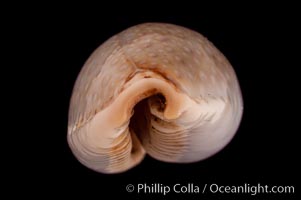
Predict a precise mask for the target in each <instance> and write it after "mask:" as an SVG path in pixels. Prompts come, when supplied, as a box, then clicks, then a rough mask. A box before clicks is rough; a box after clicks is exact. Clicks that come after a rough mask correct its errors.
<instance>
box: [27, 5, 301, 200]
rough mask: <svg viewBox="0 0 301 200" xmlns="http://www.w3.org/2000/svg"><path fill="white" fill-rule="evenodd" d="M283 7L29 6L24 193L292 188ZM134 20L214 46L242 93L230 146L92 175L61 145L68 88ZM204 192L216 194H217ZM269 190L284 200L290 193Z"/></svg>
mask: <svg viewBox="0 0 301 200" xmlns="http://www.w3.org/2000/svg"><path fill="white" fill-rule="evenodd" d="M283 9H284V11H283V10H281V9H280V10H273V9H272V8H271V9H254V8H252V9H250V10H249V9H248V8H245V9H233V11H231V12H230V11H227V10H224V11H223V12H220V11H216V10H215V9H212V10H210V11H209V12H208V13H203V12H202V13H194V14H190V15H184V14H169V15H168V14H165V15H158V14H156V13H153V14H151V15H146V14H145V15H142V14H141V15H136V16H134V15H132V16H129V15H116V14H115V13H113V14H111V15H99V14H98V13H97V12H96V13H95V12H94V13H92V14H91V13H90V12H84V11H87V10H85V9H83V10H77V11H72V12H66V10H64V9H63V10H55V11H53V12H52V11H51V12H47V13H46V14H45V13H43V11H39V12H38V13H37V14H36V15H32V16H30V17H29V18H28V20H27V21H28V22H29V23H28V24H31V23H30V21H31V20H33V19H34V21H35V23H34V24H31V25H30V26H33V27H34V30H35V31H33V32H31V33H32V34H30V38H33V39H34V40H35V41H37V44H34V45H33V44H32V45H31V48H33V49H34V50H35V52H36V55H38V56H36V58H37V59H35V61H34V62H35V63H36V64H38V66H39V67H37V68H33V67H31V68H29V69H30V70H32V71H33V72H32V73H33V76H34V81H32V82H33V83H32V84H33V86H34V88H37V89H36V90H35V91H36V94H37V96H38V98H35V101H34V102H33V103H34V105H35V107H36V108H37V109H38V110H40V111H42V113H43V114H40V115H35V118H36V123H37V125H36V127H35V128H37V127H38V130H37V133H35V132H33V133H32V134H31V136H33V137H31V142H32V143H33V145H29V149H30V150H31V153H30V157H32V158H33V160H34V162H31V164H28V166H29V168H30V174H29V175H30V176H29V177H30V179H31V178H33V177H35V178H37V179H34V180H36V181H35V183H36V184H35V186H34V189H33V191H35V190H39V191H44V193H43V194H46V195H51V194H54V195H57V196H59V195H61V194H68V195H70V196H74V197H77V195H85V196H90V195H92V196H95V197H97V199H107V198H105V197H104V196H105V195H106V194H110V195H111V196H110V197H113V198H114V197H115V196H117V195H122V196H123V197H124V198H132V199H134V198H137V199H143V198H144V197H145V196H146V195H143V194H136V192H133V193H127V192H126V190H125V186H126V185H127V184H134V185H136V184H138V183H147V184H152V183H161V184H166V185H174V184H176V183H180V184H183V185H185V184H187V183H194V184H195V185H203V184H205V183H207V184H211V183H217V184H220V185H242V184H245V183H249V184H251V185H252V184H254V185H257V184H258V183H260V184H263V185H264V184H268V185H270V186H272V185H294V186H296V184H297V176H299V171H298V170H299V169H300V167H299V164H298V163H297V162H299V161H300V153H298V151H299V150H297V149H299V148H298V147H299V146H298V143H299V141H300V140H298V139H297V135H298V134H300V130H299V129H297V127H298V123H300V122H299V119H300V117H299V116H294V113H297V112H298V110H299V107H298V104H297V103H298V100H297V99H298V98H297V93H299V90H300V89H298V84H299V79H298V77H297V73H296V69H297V68H298V67H299V66H298V63H297V62H296V58H297V54H298V53H297V51H295V50H294V49H293V48H294V46H295V45H296V43H295V27H296V22H295V21H294V19H295V17H294V13H290V12H289V10H286V9H285V8H283ZM268 11H269V12H268ZM282 12H289V13H290V15H287V14H283V13H282ZM86 13H87V14H86ZM212 13H214V14H212ZM217 13H218V14H217ZM39 16H41V17H43V20H42V23H40V22H39V21H38V20H36V18H39ZM284 16H285V17H284ZM27 21H26V20H25V22H24V23H26V22H27ZM143 22H166V23H173V24H177V25H181V26H184V27H187V28H190V29H193V30H195V31H197V32H199V33H201V34H203V35H204V36H205V37H207V38H208V39H209V40H210V41H211V42H213V43H214V45H215V46H216V47H217V48H218V49H219V50H220V51H221V52H223V54H224V55H225V56H226V57H227V58H228V60H229V61H230V63H231V64H232V66H233V68H234V69H235V71H236V74H237V77H238V79H239V82H240V86H241V90H242V94H243V99H244V113H243V118H242V122H241V125H240V127H239V130H238V132H237V134H236V135H235V137H234V138H233V140H232V141H231V143H230V144H229V145H228V146H226V147H225V148H224V149H223V150H222V151H221V152H219V153H218V154H216V155H215V156H213V157H211V158H209V159H206V160H204V161H201V162H197V163H193V164H169V163H163V162H159V161H156V160H154V159H151V158H150V157H146V158H145V160H144V161H143V162H142V163H141V164H140V165H138V166H137V167H135V168H133V169H131V170H129V171H127V172H125V173H122V174H115V175H106V174H100V173H96V172H94V171H92V170H89V169H87V168H86V167H84V166H83V165H81V164H80V163H79V162H78V161H77V160H76V159H75V158H74V157H73V155H72V153H71V151H70V149H69V147H68V145H67V141H66V134H67V120H68V106H69V100H70V97H71V94H72V88H73V85H74V82H75V80H76V77H77V75H78V73H79V71H80V69H81V67H82V66H83V64H84V62H85V61H86V59H87V58H88V57H89V55H90V54H91V53H92V52H93V50H95V49H96V48H97V47H98V46H99V45H100V44H101V43H103V42H104V41H105V40H107V39H108V38H109V37H111V36H113V35H114V34H116V33H118V32H120V31H122V30H124V29H125V28H128V27H130V26H133V25H136V24H139V23H143ZM26 26H27V27H29V25H26ZM27 42H29V41H27ZM29 43H30V42H29ZM41 85H43V86H41ZM299 85H300V84H299ZM41 87H43V89H41ZM35 188H36V189H35ZM295 190H298V188H295ZM186 195H188V196H186ZM186 195H176V197H177V199H181V198H183V199H192V198H195V199H205V196H209V194H205V195H202V194H186ZM155 196H156V199H163V198H164V197H163V196H162V195H161V194H157V195H155ZM210 196H211V197H216V198H221V197H223V196H222V195H220V194H216V195H212V194H211V195H210ZM228 196H230V197H237V198H238V199H241V198H242V197H243V198H245V197H249V195H232V196H231V195H228ZM269 196H270V197H273V198H274V197H281V198H285V199H288V198H289V197H292V196H293V195H289V194H286V195H285V194H277V195H269ZM259 197H262V195H259V196H257V198H259Z"/></svg>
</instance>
